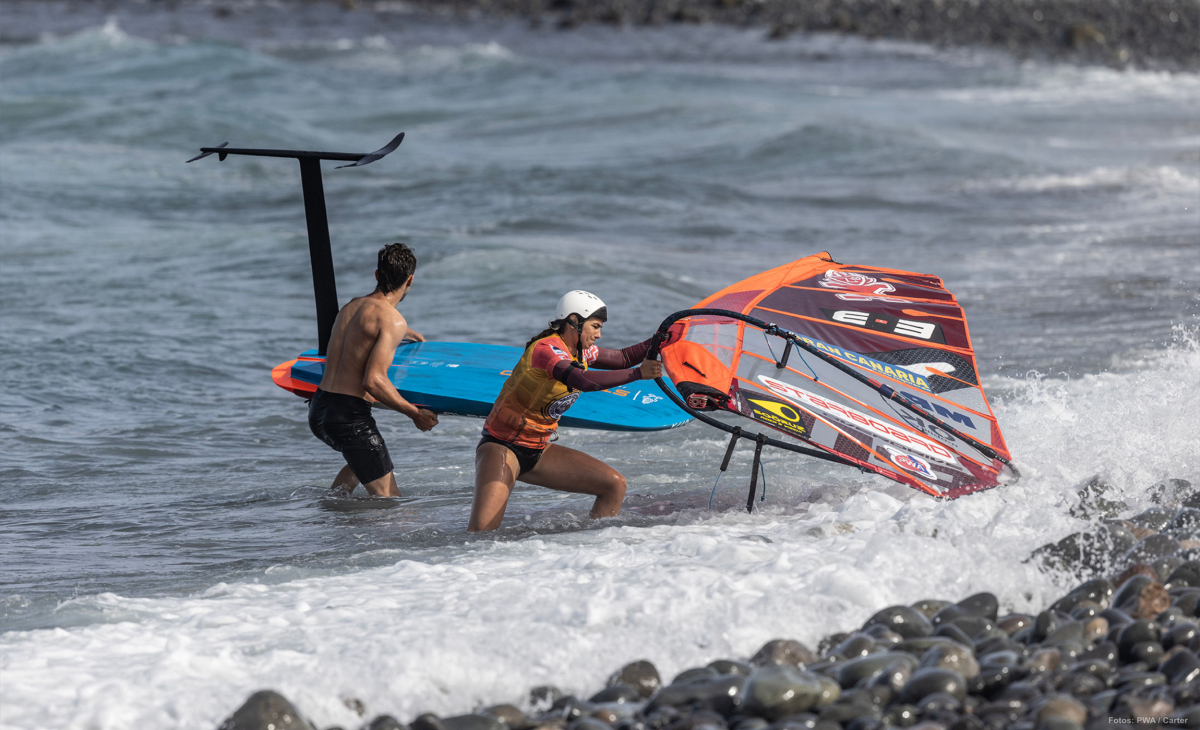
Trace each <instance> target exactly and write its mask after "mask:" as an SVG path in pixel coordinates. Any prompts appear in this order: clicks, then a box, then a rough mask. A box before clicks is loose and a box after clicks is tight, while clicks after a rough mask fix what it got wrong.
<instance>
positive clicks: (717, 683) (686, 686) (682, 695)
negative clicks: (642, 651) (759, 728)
mask: <svg viewBox="0 0 1200 730" xmlns="http://www.w3.org/2000/svg"><path fill="white" fill-rule="evenodd" d="M751 676H754V675H753V674H752V675H751ZM746 682H747V678H746V677H741V676H738V675H735V674H725V675H720V676H716V677H713V678H711V679H697V680H693V681H691V682H684V683H682V684H669V685H667V686H666V687H663V688H662V689H660V690H659V691H658V692H656V693H655V694H654V696H653V697H651V698H650V702H649V704H647V705H646V709H645V710H644V712H645V713H646V714H649V713H651V712H653V711H654V710H656V709H658V708H660V707H695V708H698V709H705V710H712V711H713V712H718V713H720V714H721V715H724V716H726V717H728V716H729V715H732V714H733V713H734V712H735V711H736V710H737V706H738V703H739V702H741V701H742V696H743V688H744V687H745V685H746ZM751 714H753V713H751Z"/></svg>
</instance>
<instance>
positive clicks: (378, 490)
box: [363, 471, 400, 497]
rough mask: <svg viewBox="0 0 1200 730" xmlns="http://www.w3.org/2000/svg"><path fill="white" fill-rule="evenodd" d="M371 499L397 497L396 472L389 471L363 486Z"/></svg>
mask: <svg viewBox="0 0 1200 730" xmlns="http://www.w3.org/2000/svg"><path fill="white" fill-rule="evenodd" d="M363 486H364V487H366V488H367V491H368V492H370V493H371V496H372V497H399V496H400V490H399V488H397V487H396V472H394V471H389V472H388V473H387V474H384V475H383V476H381V477H379V478H378V479H376V480H375V481H373V482H367V483H366V484H363Z"/></svg>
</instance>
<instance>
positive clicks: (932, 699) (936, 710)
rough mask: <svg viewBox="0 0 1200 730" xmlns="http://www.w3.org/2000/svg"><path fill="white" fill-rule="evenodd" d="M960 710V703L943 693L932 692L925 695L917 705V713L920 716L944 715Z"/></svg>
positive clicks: (955, 698)
mask: <svg viewBox="0 0 1200 730" xmlns="http://www.w3.org/2000/svg"><path fill="white" fill-rule="evenodd" d="M960 709H962V702H960V701H959V700H958V698H957V697H954V696H953V695H948V694H946V693H945V692H934V693H933V694H930V695H926V696H925V698H924V699H922V700H921V701H920V702H918V703H917V711H918V712H920V713H921V714H922V715H935V714H937V715H940V714H944V713H953V712H958V711H959V710H960Z"/></svg>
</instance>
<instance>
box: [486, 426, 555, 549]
mask: <svg viewBox="0 0 1200 730" xmlns="http://www.w3.org/2000/svg"><path fill="white" fill-rule="evenodd" d="M543 458H544V457H543ZM520 470H521V467H520V465H519V464H518V463H517V455H516V454H514V453H513V452H512V451H511V450H509V449H507V448H505V447H503V446H501V445H500V444H495V443H491V442H488V443H484V444H480V445H479V448H477V449H475V500H474V501H473V502H472V503H471V521H470V522H468V523H467V532H479V531H480V530H495V529H496V528H498V527H500V522H501V520H503V519H504V508H505V507H507V506H508V495H510V494H512V488H513V485H514V484H516V482H517V474H518V473H519V472H520Z"/></svg>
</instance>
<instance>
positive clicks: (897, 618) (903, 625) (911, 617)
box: [864, 606, 933, 639]
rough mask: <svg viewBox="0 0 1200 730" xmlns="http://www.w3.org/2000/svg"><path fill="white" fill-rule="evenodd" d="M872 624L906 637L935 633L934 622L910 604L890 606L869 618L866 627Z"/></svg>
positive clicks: (911, 637)
mask: <svg viewBox="0 0 1200 730" xmlns="http://www.w3.org/2000/svg"><path fill="white" fill-rule="evenodd" d="M871 626H883V627H885V628H887V629H888V630H890V631H894V632H895V633H897V634H900V635H901V636H903V637H904V638H906V639H913V638H916V637H919V636H929V635H930V634H932V633H933V624H932V623H930V621H929V619H927V618H925V615H924V614H922V613H921V612H920V611H917V610H916V609H913V608H909V607H908V606H889V607H888V608H885V609H883V610H882V611H880V612H879V613H876V614H875V615H874V616H872V617H871V618H869V619H867V623H866V624H864V629H866V628H869V627H871Z"/></svg>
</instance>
